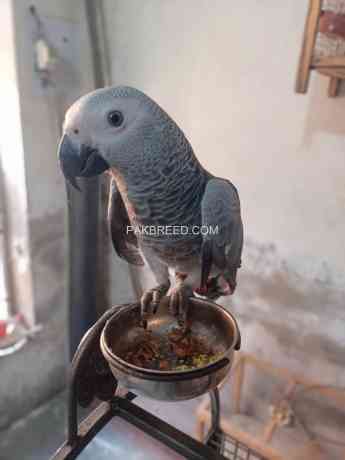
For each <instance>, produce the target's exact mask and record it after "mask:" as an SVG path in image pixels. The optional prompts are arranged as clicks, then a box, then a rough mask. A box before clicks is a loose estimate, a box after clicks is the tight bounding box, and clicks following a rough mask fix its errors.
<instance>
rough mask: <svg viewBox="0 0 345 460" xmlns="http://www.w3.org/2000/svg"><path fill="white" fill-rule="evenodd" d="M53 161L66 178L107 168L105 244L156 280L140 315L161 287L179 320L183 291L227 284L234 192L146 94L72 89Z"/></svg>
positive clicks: (236, 243) (234, 249) (155, 301)
mask: <svg viewBox="0 0 345 460" xmlns="http://www.w3.org/2000/svg"><path fill="white" fill-rule="evenodd" d="M59 160H60V166H61V169H62V171H63V173H64V175H65V177H66V179H67V180H68V181H70V182H71V183H72V184H73V185H74V186H78V185H77V182H76V177H90V176H93V175H97V174H101V173H103V172H105V171H107V172H108V173H109V174H110V176H111V185H110V197H109V208H108V219H109V224H110V233H111V237H112V241H113V245H114V248H115V250H116V252H117V254H118V255H119V256H120V257H122V258H124V259H125V260H127V261H128V262H129V263H130V264H133V265H147V266H148V267H149V268H150V269H151V270H152V272H153V274H154V276H155V278H156V281H157V286H156V287H154V288H153V289H150V290H148V291H146V292H145V293H144V294H143V296H142V298H141V307H142V313H143V315H144V316H145V315H147V314H148V313H149V311H150V309H151V308H152V310H153V311H156V309H157V306H158V305H159V302H160V299H161V298H162V296H164V295H165V294H168V295H169V296H170V307H171V309H172V311H173V313H174V314H175V315H177V316H179V317H180V318H181V315H182V317H184V315H185V313H186V305H187V299H188V297H189V296H190V295H193V293H197V294H199V295H203V296H206V297H208V298H211V299H217V298H218V297H219V296H221V295H228V294H232V293H233V292H234V290H235V287H236V274H237V269H238V268H239V267H240V265H241V255H242V245H243V226H242V219H241V211H240V200H239V195H238V192H237V190H236V188H235V187H234V185H233V184H232V183H231V182H230V181H228V180H226V179H222V178H218V177H214V176H213V175H212V174H210V173H209V172H208V171H206V170H205V169H204V168H203V167H202V165H201V164H200V163H199V161H198V160H197V158H196V156H195V155H194V152H193V149H192V147H191V145H190V143H189V142H188V140H187V139H186V137H185V135H184V134H183V132H182V131H181V129H180V128H179V127H178V126H177V125H176V123H175V122H174V121H173V120H172V119H171V118H170V117H169V115H167V114H166V113H165V111H164V110H163V109H162V108H161V107H159V105H158V104H156V103H155V102H154V101H153V100H152V99H150V98H149V97H148V96H146V95H145V94H143V93H142V92H140V91H138V90H137V89H134V88H130V87H123V86H121V87H113V88H102V89H99V90H96V91H93V92H91V93H90V94H87V95H86V96H83V97H81V98H80V99H79V100H78V101H77V102H75V103H74V104H73V105H72V107H71V108H70V109H69V110H68V111H67V113H66V118H65V122H64V126H63V136H62V139H61V142H60V146H59ZM182 228H183V229H184V230H183V232H182ZM145 229H146V231H145ZM149 229H151V230H152V231H149ZM159 229H160V230H159ZM172 229H174V230H172ZM179 229H181V231H180V230H179ZM186 229H187V230H186ZM202 229H203V231H201V230H202ZM208 230H209V231H208ZM171 281H174V283H173V284H171Z"/></svg>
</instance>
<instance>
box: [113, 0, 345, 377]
mask: <svg viewBox="0 0 345 460" xmlns="http://www.w3.org/2000/svg"><path fill="white" fill-rule="evenodd" d="M105 5H106V17H107V21H108V24H107V29H108V36H109V42H110V45H111V56H112V74H113V83H114V84H128V85H133V86H136V87H138V88H139V89H141V90H143V91H145V92H147V93H148V94H149V95H150V96H152V97H153V98H154V99H156V100H157V101H158V102H159V103H160V104H161V105H162V106H163V107H164V108H165V109H166V110H167V111H168V113H170V114H171V115H172V116H173V118H174V119H175V120H176V121H177V122H178V124H179V125H180V126H181V127H182V128H183V130H184V131H185V133H186V134H187V137H188V138H189V139H190V141H191V143H192V145H193V146H194V149H195V152H196V153H197V155H198V157H199V159H200V160H201V162H202V163H203V165H204V166H205V167H206V168H207V169H209V170H210V171H211V172H212V173H214V174H216V175H220V176H224V177H227V178H229V179H231V180H232V181H233V182H234V183H235V184H236V185H237V186H238V188H239V192H240V196H241V200H242V209H243V219H244V224H245V234H246V238H245V249H244V255H243V268H242V269H241V271H240V276H239V286H238V290H237V292H236V294H235V295H234V297H233V298H232V299H231V300H228V299H226V300H225V299H224V303H225V304H226V305H229V306H230V308H231V309H232V310H233V311H234V312H235V314H236V315H237V316H238V318H239V320H240V323H241V326H242V334H243V348H244V349H245V350H250V351H255V352H257V353H258V354H259V355H260V356H264V357H267V358H269V359H271V360H273V362H276V363H277V364H285V365H289V366H291V368H293V369H295V370H299V371H301V372H303V373H306V374H309V375H310V376H313V377H315V378H320V379H322V380H324V381H330V382H333V383H334V382H337V383H341V382H342V383H344V382H345V374H344V370H343V369H344V364H345V355H344V348H345V310H344V304H345V294H344V281H345V271H344V256H345V218H344V205H345V192H344V190H345V189H344V168H345V151H344V145H345V143H344V135H345V127H344V119H345V105H344V98H343V97H340V98H337V99H333V100H332V99H328V98H327V85H328V81H327V79H325V78H324V77H321V76H317V75H314V77H313V81H312V84H311V87H310V91H309V93H308V95H306V96H301V95H296V94H294V79H295V73H296V69H297V62H298V57H299V53H300V47H301V43H302V35H303V28H304V21H305V16H306V12H307V6H308V1H307V0H303V1H301V0H291V1H289V2H284V4H283V3H282V2H276V1H273V0H265V1H261V2H229V1H226V0H215V1H213V2H210V1H207V0H191V1H189V2H185V1H182V0H169V1H168V0H162V1H160V2H157V1H155V0H145V1H141V0H128V1H121V0H117V1H114V0H105ZM320 366H322V373H321V372H320Z"/></svg>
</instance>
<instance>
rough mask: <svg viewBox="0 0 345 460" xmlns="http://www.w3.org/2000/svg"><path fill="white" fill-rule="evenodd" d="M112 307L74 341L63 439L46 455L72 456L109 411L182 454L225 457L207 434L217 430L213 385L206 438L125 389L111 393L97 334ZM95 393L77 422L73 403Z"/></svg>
mask: <svg viewBox="0 0 345 460" xmlns="http://www.w3.org/2000/svg"><path fill="white" fill-rule="evenodd" d="M125 306H127V305H125ZM118 308H121V307H113V308H111V309H110V310H108V311H107V312H106V313H105V314H104V315H103V316H102V317H101V318H100V319H99V320H98V321H97V322H96V323H95V325H94V326H93V327H92V328H91V329H90V330H89V331H88V332H87V333H86V334H85V336H84V337H83V339H82V341H81V342H80V345H79V347H78V350H77V352H76V354H75V356H74V358H73V362H72V366H71V371H70V377H69V398H68V430H67V441H66V443H65V444H64V445H63V446H62V447H61V448H60V449H59V450H58V451H57V452H56V454H55V455H54V456H53V457H52V459H51V460H72V459H75V458H77V457H78V455H79V454H80V453H81V452H82V451H83V449H84V448H85V447H86V446H87V445H88V444H89V443H90V441H91V440H92V439H93V438H94V437H95V436H96V434H97V433H99V431H100V430H101V429H102V428H103V427H104V426H105V425H106V424H107V423H108V422H109V421H110V420H111V419H112V418H114V417H120V418H122V419H124V420H126V421H127V422H129V423H131V424H132V425H134V426H136V427H137V428H139V429H141V430H142V431H144V432H145V433H147V434H149V435H151V436H152V437H154V438H155V439H157V440H159V441H161V442H162V443H163V444H165V445H166V446H169V447H170V448H172V449H173V450H175V451H176V452H178V453H179V454H180V455H182V456H183V457H185V458H187V459H193V460H194V459H195V460H203V459H206V460H208V459H210V460H211V459H212V460H225V457H224V456H222V455H221V454H220V453H219V452H220V449H221V445H217V447H210V446H211V445H213V446H214V443H213V444H212V439H213V438H214V437H215V436H219V433H220V428H219V419H220V404H219V394H218V390H217V389H216V390H213V391H211V392H210V397H211V408H212V410H211V414H212V423H211V429H210V431H209V434H208V436H207V443H206V444H202V443H200V442H198V441H196V440H195V439H193V438H192V437H190V436H188V435H186V434H185V433H183V432H181V431H180V430H177V429H176V428H174V427H173V426H171V425H169V424H168V423H166V422H164V421H162V420H161V419H159V418H157V417H155V416H154V415H152V414H151V413H149V412H147V411H145V410H143V409H141V408H140V407H138V406H137V405H136V404H134V403H133V402H132V401H133V399H134V398H135V397H136V395H134V394H133V393H131V392H128V393H127V394H126V395H125V396H124V397H119V396H116V395H115V392H116V389H117V381H116V379H115V378H114V376H113V375H112V373H111V371H110V369H109V366H108V364H107V362H106V360H105V359H104V357H103V355H102V352H101V350H100V347H99V339H100V335H101V332H102V330H103V328H104V326H105V323H106V322H107V320H108V319H109V318H110V317H111V316H112V315H113V314H114V312H115V311H116V310H117V309H118ZM114 395H115V396H114ZM95 398H97V399H99V400H101V401H104V402H102V403H101V404H100V405H99V406H98V407H97V408H96V409H95V410H94V411H93V412H92V413H91V414H90V415H89V416H88V417H87V418H86V419H85V420H83V421H82V422H81V423H80V424H79V426H78V414H77V411H78V404H79V405H80V406H82V407H88V406H89V405H90V404H91V403H92V401H94V399H95Z"/></svg>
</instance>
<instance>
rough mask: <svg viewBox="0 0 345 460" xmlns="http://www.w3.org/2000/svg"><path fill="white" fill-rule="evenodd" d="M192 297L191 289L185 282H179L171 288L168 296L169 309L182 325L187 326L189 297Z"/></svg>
mask: <svg viewBox="0 0 345 460" xmlns="http://www.w3.org/2000/svg"><path fill="white" fill-rule="evenodd" d="M190 297H193V289H192V288H191V287H190V286H189V285H187V284H180V285H178V286H176V287H175V288H173V289H171V291H170V296H169V310H170V313H171V314H172V315H173V316H176V317H177V319H178V323H179V325H180V326H182V327H187V313H188V306H189V298H190Z"/></svg>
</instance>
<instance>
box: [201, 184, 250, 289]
mask: <svg viewBox="0 0 345 460" xmlns="http://www.w3.org/2000/svg"><path fill="white" fill-rule="evenodd" d="M201 215H202V225H203V226H207V227H208V229H211V230H210V231H208V232H207V233H206V232H205V235H203V242H202V252H201V266H202V274H201V286H202V287H204V286H206V282H207V279H208V277H209V274H210V272H211V268H212V264H213V263H214V264H215V265H216V266H217V267H218V268H219V269H220V270H221V271H222V272H223V273H224V275H225V277H226V278H227V279H228V281H229V282H230V283H231V284H232V287H233V289H234V288H235V286H236V273H237V269H238V268H239V267H240V266H241V256H242V248H243V224H242V219H241V206H240V199H239V195H238V192H237V189H236V187H235V186H234V185H233V184H232V183H231V182H230V181H227V180H225V179H220V178H213V179H211V180H209V181H208V183H207V186H206V188H205V192H204V196H203V199H202V202H201ZM212 230H214V232H212Z"/></svg>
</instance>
